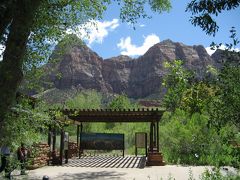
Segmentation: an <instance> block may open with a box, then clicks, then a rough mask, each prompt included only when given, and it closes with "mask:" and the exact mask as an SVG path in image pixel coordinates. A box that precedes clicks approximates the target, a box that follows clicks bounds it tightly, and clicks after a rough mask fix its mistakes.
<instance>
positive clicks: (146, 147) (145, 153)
mask: <svg viewBox="0 0 240 180" xmlns="http://www.w3.org/2000/svg"><path fill="white" fill-rule="evenodd" d="M147 153H148V152H147V133H145V154H146V157H147Z"/></svg>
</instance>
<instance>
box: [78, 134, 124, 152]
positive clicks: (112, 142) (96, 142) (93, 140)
mask: <svg viewBox="0 0 240 180" xmlns="http://www.w3.org/2000/svg"><path fill="white" fill-rule="evenodd" d="M80 137H81V139H80V148H81V149H83V150H84V149H86V150H124V134H113V133H81V135H80Z"/></svg>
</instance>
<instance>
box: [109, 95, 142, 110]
mask: <svg viewBox="0 0 240 180" xmlns="http://www.w3.org/2000/svg"><path fill="white" fill-rule="evenodd" d="M108 108H110V109H113V110H114V109H116V110H122V109H134V108H138V105H137V104H135V103H132V102H131V101H130V99H129V98H128V97H127V96H126V95H124V94H123V95H117V96H116V97H115V98H114V99H113V100H112V101H111V102H110V103H109V104H108Z"/></svg>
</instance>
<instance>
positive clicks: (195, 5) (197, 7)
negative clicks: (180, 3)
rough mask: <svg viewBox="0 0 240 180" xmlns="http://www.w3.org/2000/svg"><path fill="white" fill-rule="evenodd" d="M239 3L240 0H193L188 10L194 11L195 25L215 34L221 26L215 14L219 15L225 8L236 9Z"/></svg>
mask: <svg viewBox="0 0 240 180" xmlns="http://www.w3.org/2000/svg"><path fill="white" fill-rule="evenodd" d="M239 5H240V1H239V0H233V1H228V0H217V1H209V0H192V1H191V2H190V3H189V4H188V5H187V8H186V11H189V12H191V13H192V15H193V16H192V17H191V19H190V21H191V23H192V24H193V25H194V26H199V27H200V28H202V30H203V31H205V32H206V33H207V34H208V35H215V34H216V32H217V31H218V28H219V27H218V25H217V23H216V21H215V20H214V19H213V16H218V14H220V13H221V12H222V11H224V10H227V11H229V10H232V9H236V8H237V7H238V6H239Z"/></svg>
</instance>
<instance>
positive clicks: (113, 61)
mask: <svg viewBox="0 0 240 180" xmlns="http://www.w3.org/2000/svg"><path fill="white" fill-rule="evenodd" d="M175 59H181V60H183V61H184V66H185V67H186V68H188V69H190V70H192V71H193V72H195V74H196V76H197V78H200V79H201V78H202V77H203V75H204V73H205V70H206V67H207V65H213V60H212V58H211V57H210V56H209V55H208V54H207V52H206V50H205V48H204V47H203V46H186V45H184V44H182V43H176V42H172V41H171V40H165V41H162V42H160V43H158V44H155V45H154V46H153V47H151V48H150V49H149V50H148V51H147V52H146V53H145V54H144V55H143V56H141V57H139V58H137V59H132V58H130V57H128V56H118V57H113V58H110V59H106V60H103V59H102V58H101V57H99V56H98V55H97V54H96V53H95V52H93V51H92V50H90V49H89V48H88V47H87V46H85V45H74V46H73V47H71V48H69V50H68V51H66V52H65V53H64V54H62V55H61V56H60V57H59V62H58V63H57V64H56V65H55V67H54V69H55V70H54V71H53V72H52V73H49V75H48V76H49V77H50V79H51V81H52V82H53V83H54V85H55V87H56V88H58V89H68V88H71V87H76V88H79V89H96V90H98V91H102V92H105V93H108V92H109V93H118V94H119V93H125V94H127V95H128V96H129V97H133V98H142V97H146V96H148V95H151V94H153V93H157V92H160V89H161V84H162V79H163V76H164V75H165V74H166V70H165V69H164V67H163V62H164V61H173V60H175ZM47 66H49V67H50V66H51V65H50V64H49V65H47Z"/></svg>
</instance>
